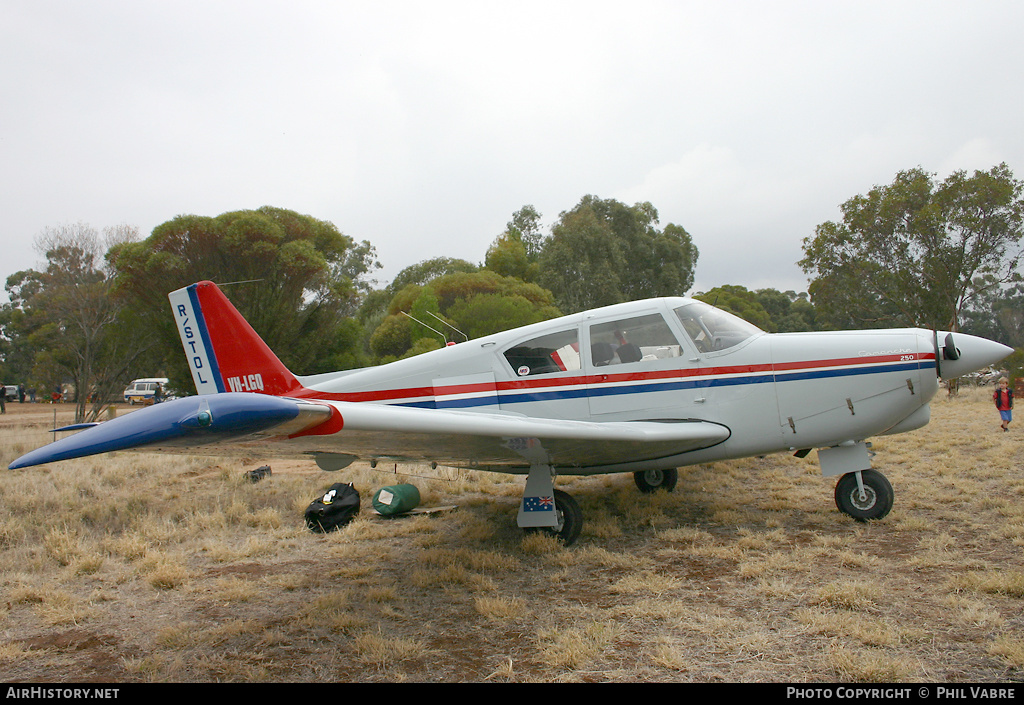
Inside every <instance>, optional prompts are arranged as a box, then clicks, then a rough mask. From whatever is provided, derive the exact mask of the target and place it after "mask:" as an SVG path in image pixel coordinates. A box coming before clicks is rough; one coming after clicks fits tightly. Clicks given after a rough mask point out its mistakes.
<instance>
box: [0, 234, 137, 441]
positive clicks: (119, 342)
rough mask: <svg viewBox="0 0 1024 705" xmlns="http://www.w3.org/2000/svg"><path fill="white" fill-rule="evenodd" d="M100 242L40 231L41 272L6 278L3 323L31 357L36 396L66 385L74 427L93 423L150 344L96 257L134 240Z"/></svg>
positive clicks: (127, 237) (92, 237) (120, 237)
mask: <svg viewBox="0 0 1024 705" xmlns="http://www.w3.org/2000/svg"><path fill="white" fill-rule="evenodd" d="M105 233H106V242H104V241H103V240H102V239H101V238H100V236H99V234H98V233H97V232H96V231H95V230H94V229H93V228H92V227H90V226H88V225H86V224H84V223H78V224H76V225H65V226H60V227H55V228H47V229H45V230H44V231H43V232H42V233H41V234H40V235H39V237H38V238H37V240H36V247H37V249H39V250H40V252H41V253H42V254H43V255H44V257H45V259H46V262H47V266H46V268H45V269H44V270H43V271H35V270H26V271H22V272H18V273H16V274H13V275H11V276H10V277H8V279H7V287H6V288H7V292H8V295H9V296H10V299H11V304H10V306H9V308H8V310H7V311H6V312H5V316H4V318H5V320H6V321H8V322H10V323H12V324H13V325H14V328H13V330H12V332H13V331H16V332H17V333H18V334H20V335H21V336H23V339H24V340H26V341H27V342H28V343H29V345H30V346H31V347H32V348H33V349H34V350H35V354H34V355H33V357H32V371H31V373H30V374H31V375H32V377H33V379H35V381H36V382H38V383H39V386H41V387H42V388H43V389H53V388H55V387H56V386H63V385H64V384H65V383H66V382H69V381H70V383H71V385H72V388H73V393H74V400H75V420H76V421H78V422H82V421H85V420H94V419H95V418H96V417H97V416H98V415H99V413H100V410H101V409H102V407H103V406H104V405H105V404H106V402H107V401H108V400H109V399H110V398H111V397H112V396H114V394H115V392H116V391H120V389H122V388H123V386H124V382H125V380H126V379H128V378H129V377H128V375H129V372H130V371H131V370H132V368H133V365H134V364H135V362H136V361H137V360H138V358H139V356H140V355H142V354H143V353H144V352H145V351H146V349H147V348H148V347H149V345H151V341H150V340H148V339H147V337H146V335H145V333H144V331H142V330H139V329H138V328H137V327H135V326H134V325H133V320H132V319H131V318H130V316H128V314H127V309H126V306H125V303H124V300H123V299H121V298H119V297H117V296H115V295H114V294H113V287H112V279H111V273H110V270H109V268H108V267H107V266H106V264H105V262H104V259H103V254H104V252H105V251H106V244H109V243H110V242H119V243H122V244H124V243H127V242H131V241H132V240H134V239H135V238H136V237H137V230H136V229H134V228H131V227H128V226H120V227H118V228H108V229H107V230H106V231H105Z"/></svg>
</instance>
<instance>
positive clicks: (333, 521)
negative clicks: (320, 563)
mask: <svg viewBox="0 0 1024 705" xmlns="http://www.w3.org/2000/svg"><path fill="white" fill-rule="evenodd" d="M358 513H359V492H358V491H357V490H356V488H355V487H353V486H352V484H351V483H345V482H339V483H338V484H336V485H331V487H330V489H328V490H327V492H325V493H324V495H323V496H322V497H320V498H319V499H316V500H313V502H311V503H310V505H309V507H307V508H306V526H308V527H309V530H310V531H315V532H317V533H320V534H326V533H327V532H328V531H335V530H336V529H340V528H341V527H343V526H345V525H346V524H348V523H349V522H350V521H352V519H353V518H355V516H356V514H358Z"/></svg>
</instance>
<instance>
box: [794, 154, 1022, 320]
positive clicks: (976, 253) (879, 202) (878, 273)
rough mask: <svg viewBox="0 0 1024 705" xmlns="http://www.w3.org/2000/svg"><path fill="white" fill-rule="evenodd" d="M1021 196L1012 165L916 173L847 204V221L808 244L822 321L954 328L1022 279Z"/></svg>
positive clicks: (820, 230)
mask: <svg viewBox="0 0 1024 705" xmlns="http://www.w3.org/2000/svg"><path fill="white" fill-rule="evenodd" d="M1022 190H1024V186H1022V183H1021V182H1020V181H1018V180H1016V179H1014V178H1013V174H1012V173H1011V172H1010V169H1009V168H1008V167H1007V166H1006V164H1000V165H999V166H996V167H993V168H992V169H990V170H989V171H985V172H983V171H975V172H974V174H973V175H971V176H968V175H967V173H966V172H963V171H958V172H955V173H954V174H952V175H951V176H949V177H948V178H947V179H945V180H943V181H942V182H936V180H935V178H934V175H933V174H930V173H927V172H925V171H924V170H922V169H920V168H917V169H910V170H908V171H902V172H900V173H899V174H897V175H896V178H895V179H894V180H893V182H892V183H891V184H889V185H888V186H875V187H874V188H873V189H871V190H870V191H869V192H868V193H867V194H864V195H858V196H855V197H853V198H851V199H849V200H848V201H846V202H845V203H844V204H843V205H842V206H841V210H842V214H843V218H842V220H841V221H840V222H826V223H823V224H821V225H819V226H818V227H817V228H816V230H815V234H814V237H808V238H805V239H804V244H803V248H804V255H805V256H804V258H803V259H802V260H801V261H800V265H801V267H803V269H804V271H806V272H807V273H809V274H812V275H813V276H814V280H813V281H812V283H811V285H810V294H811V297H812V299H813V301H814V304H815V308H816V309H817V311H818V315H819V316H822V317H824V318H825V320H826V321H827V322H828V323H829V324H831V325H833V326H835V327H843V328H845V327H862V326H865V325H866V326H869V327H880V326H891V325H912V326H922V327H927V328H942V329H950V330H957V329H958V328H959V323H960V318H961V315H962V313H963V311H964V308H965V307H966V306H968V305H969V304H970V303H971V302H972V301H973V300H976V299H977V298H978V297H979V296H981V295H982V294H983V293H984V292H985V290H986V289H987V288H991V287H996V286H999V285H1001V284H1004V283H1006V282H1009V281H1011V280H1013V278H1014V277H1017V276H1019V275H1018V271H1017V270H1018V266H1019V264H1020V258H1021V237H1022V222H1024V200H1022Z"/></svg>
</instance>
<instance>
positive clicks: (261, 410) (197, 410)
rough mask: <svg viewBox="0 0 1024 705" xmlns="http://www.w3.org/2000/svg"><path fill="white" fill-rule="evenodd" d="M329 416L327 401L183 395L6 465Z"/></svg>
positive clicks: (296, 424)
mask: <svg viewBox="0 0 1024 705" xmlns="http://www.w3.org/2000/svg"><path fill="white" fill-rule="evenodd" d="M330 417H331V409H330V407H328V406H324V405H321V404H312V403H309V402H302V401H297V400H295V399H282V398H279V397H271V396H267V395H263V394H245V393H227V394H214V395H208V396H196V397H184V398H182V399H175V400H173V401H168V402H164V403H162V404H156V405H154V406H150V407H146V408H143V409H140V410H138V411H133V412H131V413H128V414H125V415H124V416H119V417H117V418H115V419H111V420H110V421H107V422H105V423H101V424H97V425H95V426H91V427H87V428H85V429H84V430H82V431H80V432H79V433H76V434H74V435H73V436H68V437H66V438H62V439H60V440H59V441H55V442H53V443H50V444H49V445H46V446H43V447H42V448H38V449H36V450H34V451H32V452H31V453H27V454H25V455H23V456H22V457H20V458H18V459H17V460H15V461H14V462H13V463H11V464H10V466H9V467H10V469H12V470H14V469H17V468H24V467H30V466H32V465H42V464H43V463H52V462H56V461H58V460H69V459H71V458H80V457H83V456H87V455H95V454H97V453H107V452H110V451H114V450H127V449H129V448H143V447H145V446H149V445H164V446H167V445H181V446H197V445H204V444H207V443H214V442H219V441H228V440H234V439H240V438H245V437H252V436H254V435H258V434H264V435H274V436H276V435H288V434H292V433H299V432H302V431H304V430H307V429H309V428H311V427H314V426H317V425H319V424H321V423H323V422H324V421H326V420H328V419H329V418H330ZM67 428H69V429H70V428H74V427H67Z"/></svg>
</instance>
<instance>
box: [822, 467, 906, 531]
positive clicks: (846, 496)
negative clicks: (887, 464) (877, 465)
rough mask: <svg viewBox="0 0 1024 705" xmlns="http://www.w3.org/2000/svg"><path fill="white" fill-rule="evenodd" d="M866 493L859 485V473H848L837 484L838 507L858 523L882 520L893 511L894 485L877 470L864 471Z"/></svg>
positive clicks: (862, 477) (863, 479) (863, 478)
mask: <svg viewBox="0 0 1024 705" xmlns="http://www.w3.org/2000/svg"><path fill="white" fill-rule="evenodd" d="M861 479H862V481H863V482H864V492H863V493H861V491H860V487H859V485H858V483H857V473H855V472H848V473H846V474H845V475H843V476H842V477H841V478H840V479H839V482H838V483H836V506H837V507H839V511H841V512H843V513H844V514H848V515H849V516H851V517H853V518H854V519H856V520H857V521H869V520H871V519H881V518H882V517H884V516H885V515H886V514H888V513H889V510H890V509H892V502H893V491H892V485H890V484H889V481H888V480H887V479H886V478H885V475H883V474H882V473H880V472H878V471H877V470H862V471H861Z"/></svg>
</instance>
